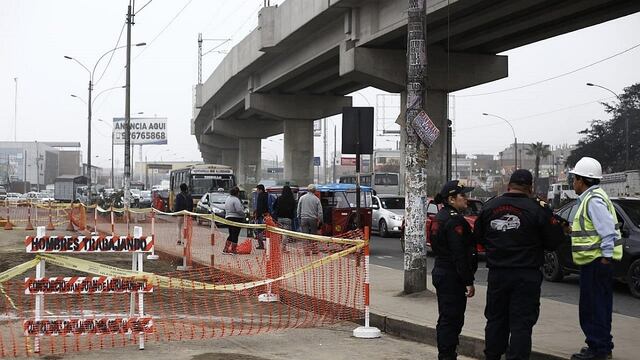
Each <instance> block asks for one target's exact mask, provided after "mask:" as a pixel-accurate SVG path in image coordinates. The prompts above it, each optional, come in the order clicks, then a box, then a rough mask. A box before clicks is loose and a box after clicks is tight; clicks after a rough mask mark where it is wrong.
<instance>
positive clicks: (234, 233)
mask: <svg viewBox="0 0 640 360" xmlns="http://www.w3.org/2000/svg"><path fill="white" fill-rule="evenodd" d="M227 220H229V221H235V222H239V223H241V222H244V219H241V218H235V217H230V218H227ZM240 230H242V228H240V227H237V226H233V225H229V237H227V240H229V241H231V242H232V243H234V244H237V243H238V236H240Z"/></svg>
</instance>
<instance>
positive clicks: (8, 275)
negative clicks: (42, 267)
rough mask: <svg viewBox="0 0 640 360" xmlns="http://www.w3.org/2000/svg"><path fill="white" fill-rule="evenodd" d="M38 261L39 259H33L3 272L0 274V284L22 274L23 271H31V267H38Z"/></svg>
mask: <svg viewBox="0 0 640 360" xmlns="http://www.w3.org/2000/svg"><path fill="white" fill-rule="evenodd" d="M39 261H40V260H39V259H37V258H36V259H33V260H29V261H27V262H25V263H22V264H20V265H17V266H14V267H12V268H11V269H8V270H5V271H3V272H1V273H0V284H2V283H3V282H5V281H7V280H10V279H12V278H14V277H16V276H18V275H20V274H22V273H24V272H25V271H27V270H29V269H31V268H32V267H34V266H36V265H38V262H39Z"/></svg>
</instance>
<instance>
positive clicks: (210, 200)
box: [195, 192, 231, 224]
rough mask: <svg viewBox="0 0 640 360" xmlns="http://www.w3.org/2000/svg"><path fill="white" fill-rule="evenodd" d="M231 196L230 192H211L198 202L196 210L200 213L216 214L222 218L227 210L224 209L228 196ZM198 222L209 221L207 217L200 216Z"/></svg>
mask: <svg viewBox="0 0 640 360" xmlns="http://www.w3.org/2000/svg"><path fill="white" fill-rule="evenodd" d="M229 196H231V195H229V194H228V193H223V192H209V193H206V194H204V195H202V197H201V198H200V200H199V201H198V204H197V205H196V209H195V210H196V211H195V212H197V213H199V214H207V215H209V214H215V215H217V216H219V217H221V218H224V217H225V215H226V212H225V210H224V203H225V201H227V198H228V197H229ZM197 221H198V224H203V223H206V222H208V221H207V220H206V219H204V218H202V217H198V219H197Z"/></svg>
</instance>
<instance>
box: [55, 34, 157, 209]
mask: <svg viewBox="0 0 640 360" xmlns="http://www.w3.org/2000/svg"><path fill="white" fill-rule="evenodd" d="M144 45H146V43H138V44H136V45H135V46H144ZM125 47H126V46H118V47H115V48H113V49H111V50H109V51H107V52H105V53H104V54H102V56H100V57H99V58H98V60H97V61H96V63H95V65H94V66H93V70H89V68H88V67H86V66H85V65H84V64H83V63H81V62H80V61H78V59H76V58H73V57H71V56H67V55H64V58H65V59H67V60H73V61H75V62H76V63H77V64H78V65H80V66H82V68H83V69H85V70H87V72H88V73H89V89H88V90H89V97H88V99H87V101H86V104H87V114H88V115H87V118H88V119H87V168H88V169H89V171H88V175H89V176H88V177H89V186H88V191H89V201H91V105H93V102H92V101H91V93H92V91H93V86H94V85H95V84H94V82H93V77H94V75H95V72H96V68H97V67H98V64H99V63H100V60H102V59H103V58H104V57H105V56H107V55H109V54H111V53H112V52H114V51H116V50H118V49H123V48H125ZM105 91H106V90H105ZM103 92H104V91H103ZM100 94H101V93H100ZM100 94H98V95H100ZM74 97H77V96H74ZM96 98H97V96H96Z"/></svg>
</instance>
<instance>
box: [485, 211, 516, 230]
mask: <svg viewBox="0 0 640 360" xmlns="http://www.w3.org/2000/svg"><path fill="white" fill-rule="evenodd" d="M519 227H520V218H519V217H517V216H515V215H509V214H507V215H503V216H502V217H501V218H500V219H495V220H492V221H491V228H492V229H494V230H498V231H507V230H510V229H518V228H519Z"/></svg>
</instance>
